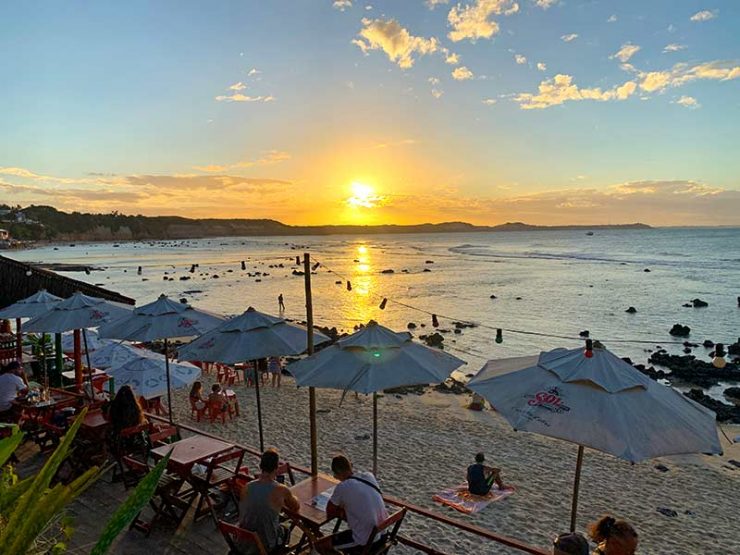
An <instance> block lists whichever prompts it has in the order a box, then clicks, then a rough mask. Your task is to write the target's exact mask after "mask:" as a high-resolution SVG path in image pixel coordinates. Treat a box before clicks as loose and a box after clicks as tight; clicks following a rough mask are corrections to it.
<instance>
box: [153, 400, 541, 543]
mask: <svg viewBox="0 0 740 555" xmlns="http://www.w3.org/2000/svg"><path fill="white" fill-rule="evenodd" d="M147 416H148V417H149V418H151V419H154V420H159V421H162V422H167V419H166V418H162V417H161V416H157V415H154V414H147ZM175 424H176V426H178V427H179V428H180V429H182V430H187V431H188V432H192V433H194V434H200V435H202V436H206V437H210V438H213V439H220V440H223V439H224V438H222V437H219V436H217V435H214V434H210V433H208V432H204V431H203V430H200V429H198V428H194V427H192V426H188V425H187V424H181V423H177V422H176V423H175ZM229 441H230V442H231V440H229ZM231 443H234V442H231ZM234 445H236V446H237V447H239V448H241V449H244V451H245V452H246V453H249V454H250V455H253V456H254V457H259V456H260V455H261V453H260V452H259V450H257V449H255V448H254V447H249V446H246V445H241V444H239V443H234ZM290 467H291V468H292V469H293V470H295V471H297V472H300V473H302V474H306V475H307V476H310V475H311V471H310V469H308V468H305V467H301V466H293V465H292V464H291V465H290ZM383 499H385V501H386V503H388V504H390V505H396V506H398V507H405V508H406V509H407V510H408V512H410V513H415V514H417V515H419V516H421V517H423V518H428V519H430V520H434V521H435V522H439V523H441V524H444V525H446V526H451V527H453V528H457V529H458V530H461V531H463V532H467V533H469V534H473V535H476V536H479V537H482V538H485V539H487V540H490V541H493V542H496V543H499V544H501V545H505V546H507V547H511V548H513V549H516V550H518V551H521V552H523V553H530V554H532V555H549V552H548V551H545V550H544V549H541V548H539V547H534V546H532V545H529V544H526V543H524V542H522V541H520V540H517V539H514V538H510V537H508V536H502V535H501V534H496V533H494V532H492V531H490V530H487V529H486V528H482V527H480V526H475V525H473V524H469V523H467V522H464V521H462V520H458V519H456V518H451V517H448V516H445V515H442V514H439V513H437V512H435V511H432V510H430V509H425V508H424V507H420V506H418V505H414V504H411V503H407V502H406V501H403V500H401V499H399V498H397V497H394V496H391V495H384V496H383ZM398 541H399V543H402V544H404V545H406V546H408V547H411V548H413V549H417V550H418V551H421V552H422V553H426V554H427V555H449V554H448V553H445V552H444V551H439V550H437V549H435V548H433V547H431V546H429V545H426V544H424V543H421V542H418V541H416V540H414V539H411V538H408V537H406V536H402V535H399V536H398Z"/></svg>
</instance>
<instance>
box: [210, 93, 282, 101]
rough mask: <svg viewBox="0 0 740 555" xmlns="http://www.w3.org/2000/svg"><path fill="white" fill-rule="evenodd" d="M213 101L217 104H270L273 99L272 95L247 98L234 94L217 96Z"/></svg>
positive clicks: (247, 96) (246, 96)
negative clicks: (217, 102)
mask: <svg viewBox="0 0 740 555" xmlns="http://www.w3.org/2000/svg"><path fill="white" fill-rule="evenodd" d="M215 99H216V100H217V101H219V102H272V101H273V100H275V97H274V96H272V95H268V96H262V95H260V96H249V95H246V94H241V93H234V94H230V95H219V96H216V97H215Z"/></svg>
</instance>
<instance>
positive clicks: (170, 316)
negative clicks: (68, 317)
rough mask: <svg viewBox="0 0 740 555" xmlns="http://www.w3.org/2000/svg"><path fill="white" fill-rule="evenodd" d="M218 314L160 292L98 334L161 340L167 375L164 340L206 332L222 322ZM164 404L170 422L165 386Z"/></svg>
mask: <svg viewBox="0 0 740 555" xmlns="http://www.w3.org/2000/svg"><path fill="white" fill-rule="evenodd" d="M223 321H224V319H223V318H222V317H221V316H218V315H216V314H213V313H211V312H206V311H203V310H196V309H194V308H193V307H192V306H190V305H189V304H186V303H179V302H177V301H173V300H172V299H170V298H168V297H167V296H166V295H160V296H159V298H158V299H157V300H156V301H154V302H152V303H149V304H146V305H144V306H140V307H138V308H136V309H134V311H133V312H132V313H131V314H130V315H129V316H128V317H127V318H122V319H120V320H118V321H116V322H111V324H109V325H105V326H101V328H100V330H99V332H100V337H107V338H111V339H126V340H128V341H156V340H159V339H162V340H164V351H165V374H166V375H167V376H169V375H170V374H169V372H167V371H166V370H167V367H168V365H169V358H168V357H167V355H166V353H167V340H168V339H172V338H174V337H193V336H195V335H200V334H202V333H205V332H207V331H209V330H211V329H213V328H215V327H216V326H218V325H219V324H221V323H223ZM167 404H168V405H169V407H168V408H169V418H170V422H172V392H171V390H170V388H169V387H168V388H167Z"/></svg>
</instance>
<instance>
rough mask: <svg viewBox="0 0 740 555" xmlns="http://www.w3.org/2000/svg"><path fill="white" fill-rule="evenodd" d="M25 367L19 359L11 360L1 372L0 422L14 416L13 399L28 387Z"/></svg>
mask: <svg viewBox="0 0 740 555" xmlns="http://www.w3.org/2000/svg"><path fill="white" fill-rule="evenodd" d="M23 376H24V374H23V367H22V366H21V365H20V363H18V362H17V361H14V362H11V363H10V364H8V365H6V366H5V367H4V368H3V369H2V373H1V374H0V422H7V421H9V418H10V417H11V416H12V415H11V413H12V408H13V405H12V401H14V400H15V399H16V397H18V394H19V393H22V392H24V391H25V390H26V389H28V385H27V384H26V382H25V380H24V379H23Z"/></svg>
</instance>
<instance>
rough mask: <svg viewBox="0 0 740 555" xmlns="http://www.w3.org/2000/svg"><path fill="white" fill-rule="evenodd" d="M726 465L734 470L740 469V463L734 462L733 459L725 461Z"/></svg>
mask: <svg viewBox="0 0 740 555" xmlns="http://www.w3.org/2000/svg"><path fill="white" fill-rule="evenodd" d="M727 463H728V464H731V465H732V466H734V467H736V468H740V461H736V460H735V459H730V460H729V461H727Z"/></svg>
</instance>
